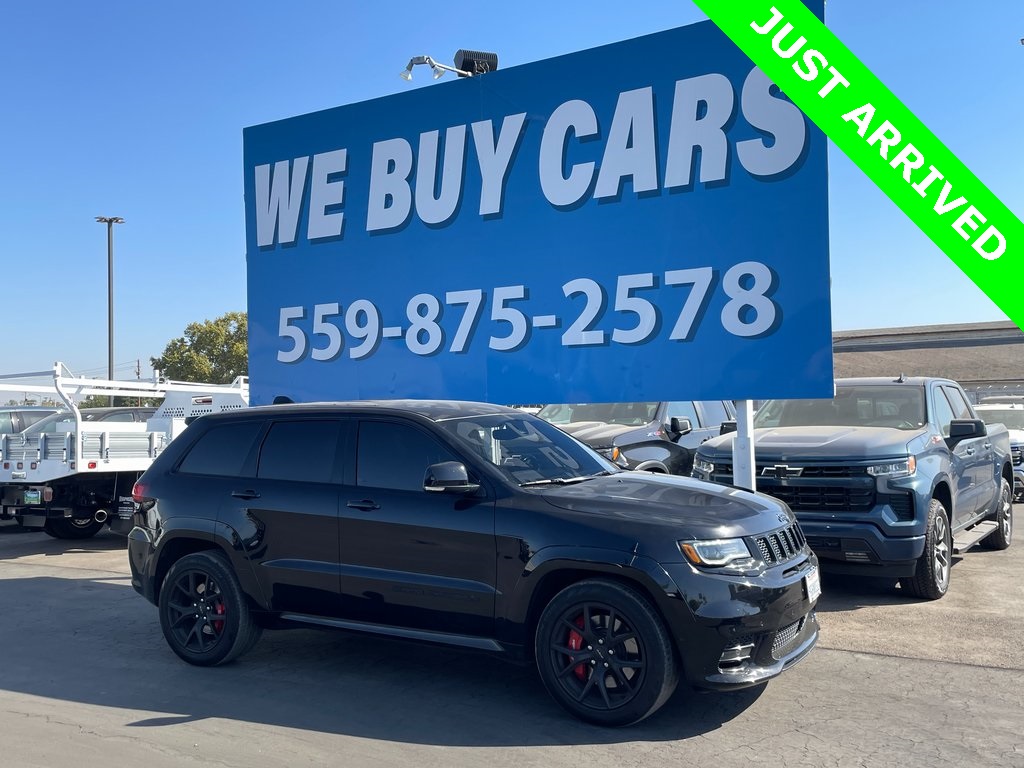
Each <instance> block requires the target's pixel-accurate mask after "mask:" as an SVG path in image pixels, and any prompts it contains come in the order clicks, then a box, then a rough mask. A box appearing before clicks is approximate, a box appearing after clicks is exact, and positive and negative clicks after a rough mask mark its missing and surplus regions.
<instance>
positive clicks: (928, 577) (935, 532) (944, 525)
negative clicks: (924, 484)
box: [900, 499, 953, 600]
mask: <svg viewBox="0 0 1024 768" xmlns="http://www.w3.org/2000/svg"><path fill="white" fill-rule="evenodd" d="M952 566H953V537H952V535H951V533H950V528H949V514H948V513H947V512H946V507H945V506H943V504H942V502H941V501H939V500H938V499H932V500H931V503H930V504H929V505H928V529H927V531H926V532H925V537H924V552H923V553H921V557H920V558H918V561H917V567H916V570H915V572H914V575H913V576H910V577H907V578H904V579H900V587H901V588H902V589H903V590H905V591H907V592H909V593H910V594H911V595H912V596H913V597H918V598H921V599H922V600H938V599H939V598H940V597H942V596H943V595H945V594H946V592H947V591H948V590H949V577H950V572H951V569H952Z"/></svg>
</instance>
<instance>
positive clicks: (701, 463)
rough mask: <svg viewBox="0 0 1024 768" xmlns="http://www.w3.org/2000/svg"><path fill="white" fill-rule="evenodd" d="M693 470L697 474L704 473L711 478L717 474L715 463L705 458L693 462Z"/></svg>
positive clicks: (699, 457)
mask: <svg viewBox="0 0 1024 768" xmlns="http://www.w3.org/2000/svg"><path fill="white" fill-rule="evenodd" d="M693 469H694V471H696V472H703V473H704V474H705V475H707V476H708V477H710V476H711V475H712V474H714V472H715V463H714V462H713V461H708V460H707V459H705V458H704V457H703V456H697V457H695V458H694V460H693Z"/></svg>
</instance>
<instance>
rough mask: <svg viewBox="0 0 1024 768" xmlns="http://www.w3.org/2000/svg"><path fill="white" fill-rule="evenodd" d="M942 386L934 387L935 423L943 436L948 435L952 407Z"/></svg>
mask: <svg viewBox="0 0 1024 768" xmlns="http://www.w3.org/2000/svg"><path fill="white" fill-rule="evenodd" d="M943 389H944V388H942V387H936V388H935V423H936V424H938V425H939V429H940V430H941V431H942V435H943V437H949V422H951V421H952V420H953V418H954V417H953V409H952V408H951V407H950V405H949V401H948V400H946V396H945V395H944V394H943Z"/></svg>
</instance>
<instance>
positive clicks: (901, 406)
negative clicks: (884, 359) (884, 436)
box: [754, 385, 925, 430]
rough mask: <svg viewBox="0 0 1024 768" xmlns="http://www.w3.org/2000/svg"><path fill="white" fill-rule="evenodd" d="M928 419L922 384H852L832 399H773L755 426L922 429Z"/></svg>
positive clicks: (756, 419) (760, 410)
mask: <svg viewBox="0 0 1024 768" xmlns="http://www.w3.org/2000/svg"><path fill="white" fill-rule="evenodd" d="M924 423H925V408H924V390H923V389H922V388H920V387H910V386H906V385H900V386H882V385H878V386H875V385H851V386H840V387H837V388H836V396H835V397H834V398H833V399H832V400H769V401H768V402H767V403H765V404H764V405H763V406H761V407H760V408H759V409H758V411H757V414H756V415H755V416H754V427H755V428H757V427H887V428H893V429H907V430H910V429H918V428H919V427H921V426H923V425H924Z"/></svg>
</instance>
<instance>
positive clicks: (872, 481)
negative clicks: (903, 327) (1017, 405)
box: [693, 376, 1013, 600]
mask: <svg viewBox="0 0 1024 768" xmlns="http://www.w3.org/2000/svg"><path fill="white" fill-rule="evenodd" d="M732 441H733V436H732V435H724V436H722V437H718V438H715V439H713V440H709V441H708V442H706V443H704V444H702V445H701V446H700V448H699V450H698V452H697V456H696V458H695V460H694V469H693V476H694V477H698V478H701V479H703V480H713V481H715V482H719V483H725V484H730V485H731V484H732V482H733V476H732ZM754 453H755V461H756V465H757V488H758V490H759V491H762V492H764V493H768V494H770V495H772V496H775V497H776V498H779V499H781V500H782V501H785V502H786V503H787V504H789V506H790V507H791V508H792V509H793V511H794V512H796V514H797V518H798V519H799V520H800V526H801V527H802V528H803V530H804V532H805V534H806V536H807V541H808V543H809V544H810V545H811V548H812V549H813V550H814V551H815V553H816V554H817V555H818V557H819V559H820V560H821V563H822V567H823V569H826V570H832V571H833V572H836V571H840V572H845V573H861V574H864V575H871V576H891V577H896V578H899V579H900V584H901V586H902V588H903V589H904V590H905V591H907V592H909V593H911V594H912V595H914V596H916V597H921V598H925V599H932V600H934V599H937V598H940V597H942V596H943V595H944V594H945V593H946V591H947V590H948V588H949V577H950V566H951V563H952V555H953V554H954V553H955V552H962V551H965V550H967V549H969V548H970V547H972V546H973V545H975V544H978V543H982V544H983V545H985V546H988V547H990V548H993V549H1005V548H1007V547H1008V546H1010V540H1011V536H1012V533H1013V504H1012V488H1013V469H1012V465H1011V458H1010V441H1009V436H1008V433H1007V430H1006V428H1005V427H1004V426H1002V425H1000V424H997V425H989V426H988V427H986V426H985V423H984V422H983V421H981V420H980V419H979V418H978V416H977V414H976V413H975V412H974V410H973V409H972V407H971V405H970V403H969V402H968V401H967V398H966V396H965V395H964V393H963V390H962V389H961V388H960V386H959V385H958V384H957V383H956V382H953V381H949V380H947V379H933V378H904V377H902V376H901V377H900V378H899V379H839V380H837V382H836V397H835V398H834V399H833V400H769V401H768V402H767V403H765V404H764V405H763V406H762V407H761V408H760V409H759V410H758V412H757V415H756V416H755V418H754Z"/></svg>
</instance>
